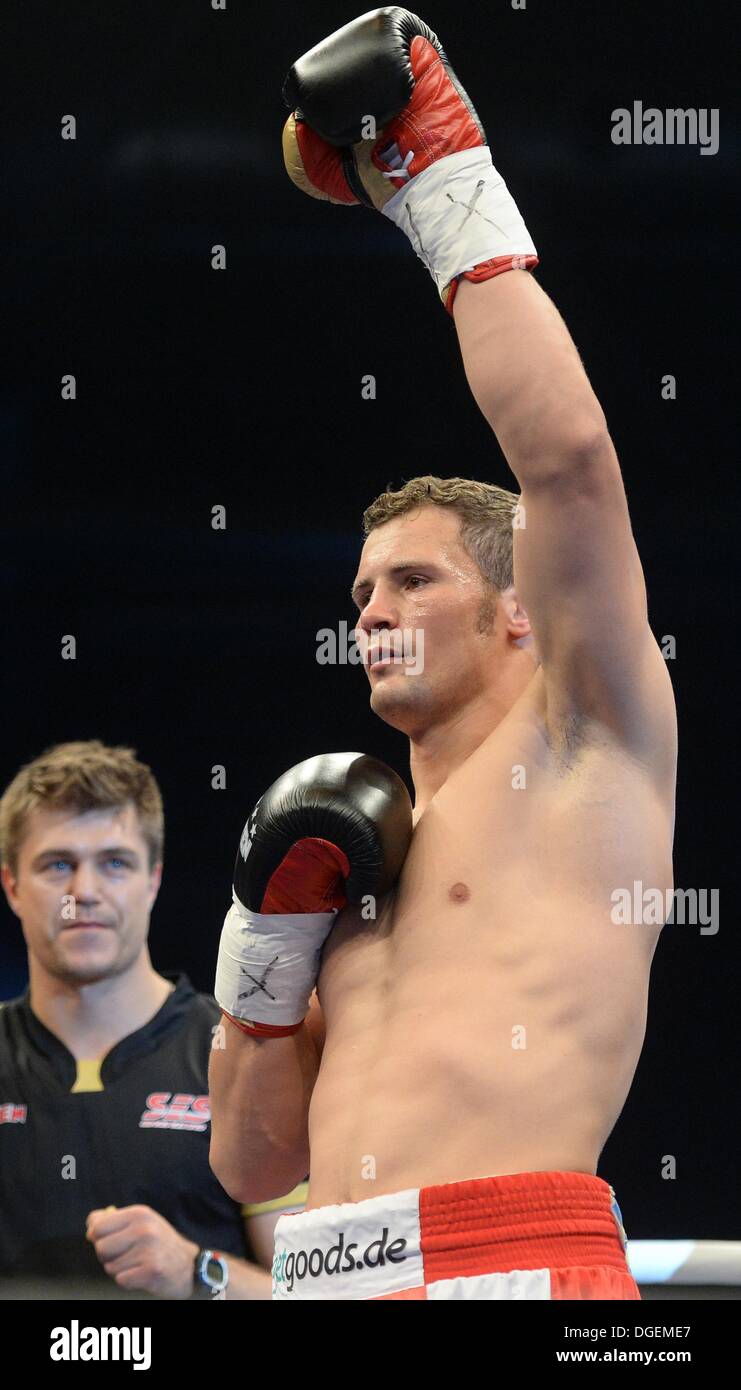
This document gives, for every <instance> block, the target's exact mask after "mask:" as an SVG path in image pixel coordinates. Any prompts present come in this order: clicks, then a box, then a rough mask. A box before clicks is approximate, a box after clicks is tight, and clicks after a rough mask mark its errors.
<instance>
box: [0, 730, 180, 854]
mask: <svg viewBox="0 0 741 1390" xmlns="http://www.w3.org/2000/svg"><path fill="white" fill-rule="evenodd" d="M129 802H131V803H132V804H133V806H134V809H135V810H136V812H137V815H138V817H139V822H140V825H141V830H142V835H143V836H144V839H145V840H146V842H147V847H148V850H149V867H150V868H153V867H154V865H155V864H157V863H159V861H160V860H161V858H162V852H163V848H164V839H165V823H164V815H163V811H162V795H161V793H160V789H159V787H158V785H157V782H156V780H155V778H154V775H153V773H152V771H151V769H150V768H149V767H147V765H146V763H141V762H139V761H138V759H137V757H136V753H135V751H134V749H133V748H119V747H117V748H110V747H107V746H106V744H104V743H101V742H100V741H99V740H98V739H88V740H87V741H85V742H80V743H57V744H55V745H54V747H52V748H47V749H46V751H45V752H44V753H42V754H41V755H40V756H39V757H38V758H34V760H33V762H30V763H26V764H25V765H24V766H23V767H22V768H21V770H20V772H18V773H16V775H15V777H14V778H13V781H12V782H11V783H10V785H9V786H8V787H6V789H5V792H4V793H3V796H2V798H0V861H1V862H2V863H3V864H4V865H5V864H7V865H8V867H9V868H10V870H11V872H12V873H16V872H17V869H18V852H19V850H20V846H21V844H22V842H23V838H24V835H25V834H26V830H27V828H28V820H29V817H30V816H31V814H32V813H33V812H34V811H36V810H39V809H40V810H45V811H46V810H49V811H62V810H69V811H76V812H78V813H79V814H82V813H83V812H85V811H104V810H105V811H108V810H117V809H119V808H120V807H123V806H125V805H127V804H128V803H129Z"/></svg>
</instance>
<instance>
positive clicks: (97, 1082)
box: [0, 741, 305, 1299]
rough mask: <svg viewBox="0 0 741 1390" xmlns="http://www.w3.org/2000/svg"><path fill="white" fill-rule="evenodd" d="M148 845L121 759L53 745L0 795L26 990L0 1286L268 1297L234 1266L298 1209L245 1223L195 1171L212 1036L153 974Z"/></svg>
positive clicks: (171, 979) (1, 1178) (131, 775)
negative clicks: (24, 950)
mask: <svg viewBox="0 0 741 1390" xmlns="http://www.w3.org/2000/svg"><path fill="white" fill-rule="evenodd" d="M162 844H163V816H162V801H161V797H160V793H159V788H158V787H157V784H156V782H155V779H154V777H153V776H152V773H151V771H150V770H149V768H147V767H146V766H145V765H144V764H142V763H140V762H138V761H137V760H136V758H135V756H134V754H133V753H132V752H131V750H129V749H122V748H106V747H105V746H104V745H103V744H101V743H98V742H97V741H91V742H86V743H71V744H61V745H58V746H57V747H56V748H53V749H50V750H48V752H47V753H45V754H42V756H41V757H40V758H37V759H36V760H35V761H34V762H33V763H30V764H28V765H27V766H26V767H24V768H22V769H21V771H20V772H19V773H18V775H17V776H16V777H15V779H14V780H13V782H11V784H10V786H9V787H8V788H7V790H6V792H5V794H4V796H3V797H2V800H0V857H1V859H2V883H3V887H4V889H5V893H6V896H7V898H8V902H9V903H10V906H11V908H12V909H13V911H14V912H15V913H16V915H17V916H18V917H19V918H20V920H21V924H22V928H23V933H24V936H25V939H26V944H27V947H28V957H29V975H30V980H29V990H28V992H27V994H26V995H24V996H23V997H22V998H21V999H17V1000H14V1001H12V1002H11V1003H8V1004H6V1005H5V1006H4V1007H2V1008H0V1210H1V1211H2V1214H3V1215H2V1220H1V1221H0V1275H5V1276H7V1275H9V1274H12V1275H15V1276H16V1278H20V1279H28V1280H38V1279H42V1280H44V1281H45V1283H47V1284H48V1283H49V1281H52V1280H58V1281H60V1283H59V1285H58V1293H59V1296H71V1294H72V1292H74V1293H75V1294H79V1293H80V1292H83V1293H84V1292H89V1293H91V1294H92V1293H94V1294H95V1296H102V1292H106V1293H110V1292H114V1293H116V1292H118V1293H119V1294H120V1296H130V1297H131V1296H137V1297H141V1296H142V1295H144V1296H146V1295H154V1296H158V1297H161V1298H170V1299H176V1298H189V1297H195V1298H199V1297H205V1298H209V1297H213V1296H222V1297H223V1296H225V1297H226V1298H264V1299H267V1298H269V1297H270V1275H269V1274H268V1272H267V1270H266V1269H264V1268H261V1267H260V1266H258V1265H257V1264H255V1263H252V1262H251V1260H250V1258H249V1256H250V1255H251V1254H252V1252H253V1251H254V1253H255V1254H256V1255H257V1257H258V1258H260V1259H263V1260H264V1262H265V1264H268V1265H269V1263H270V1259H271V1257H272V1241H271V1239H270V1237H271V1234H272V1226H273V1224H274V1222H275V1220H276V1219H277V1216H278V1215H279V1214H280V1212H281V1210H283V1211H285V1210H290V1209H296V1207H300V1206H301V1205H302V1204H303V1200H304V1199H305V1194H304V1193H303V1192H302V1191H300V1190H299V1189H297V1190H296V1192H295V1193H292V1194H289V1196H288V1197H287V1198H286V1199H284V1201H283V1202H282V1203H280V1204H278V1207H277V1209H276V1210H274V1211H270V1212H268V1213H267V1214H266V1213H255V1214H253V1213H252V1212H251V1211H250V1210H249V1209H243V1208H241V1207H240V1205H239V1203H237V1202H234V1201H233V1200H232V1199H231V1198H230V1197H229V1196H228V1195H227V1194H226V1192H225V1191H224V1189H223V1188H222V1187H221V1186H220V1184H219V1183H218V1181H217V1179H216V1178H215V1176H214V1174H213V1173H212V1171H211V1168H210V1166H209V1159H208V1151H209V1140H210V1133H209V1131H210V1108H209V1098H208V1084H207V1070H208V1058H209V1051H210V1048H211V1047H212V1046H213V1047H219V1046H223V1045H224V1043H225V1038H224V1031H223V1024H221V1022H220V1010H219V1009H218V1007H217V1005H216V1004H215V1002H214V1001H213V999H212V998H210V997H209V996H207V995H202V994H197V993H196V991H195V990H194V989H193V987H192V986H191V984H190V983H189V981H188V980H187V979H186V977H185V976H184V975H180V976H178V977H175V976H168V975H163V974H159V973H157V972H156V971H155V970H154V968H153V966H152V963H151V959H150V956H149V950H148V946H147V934H148V929H149V916H150V912H151V909H152V906H153V904H154V901H155V898H156V896H157V891H158V889H159V884H160V879H161V874H162ZM245 1221H246V1222H247V1230H245ZM101 1281H104V1283H105V1285H106V1286H107V1287H106V1288H105V1290H102V1289H101ZM224 1285H225V1287H224ZM28 1287H29V1296H33V1292H32V1289H33V1285H32V1284H29V1285H28Z"/></svg>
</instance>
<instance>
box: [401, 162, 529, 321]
mask: <svg viewBox="0 0 741 1390" xmlns="http://www.w3.org/2000/svg"><path fill="white" fill-rule="evenodd" d="M382 211H383V213H384V215H385V216H386V217H388V218H390V219H391V221H392V222H395V223H396V226H397V227H400V228H401V230H402V231H403V232H405V233H406V235H407V236H408V237H409V240H410V241H411V243H412V246H413V247H414V249H415V251H416V252H417V255H418V256H419V258H420V260H421V261H422V262H423V263H424V264H425V265H426V267H427V269H428V270H429V272H430V274H431V276H432V278H433V280H434V281H435V283H436V285H437V288H438V293H439V294H440V295H441V296H442V293H443V291H444V289H445V287H446V285H449V284H450V282H451V280H453V279H455V277H456V275H461V274H462V273H463V271H464V270H473V268H474V266H476V265H479V263H480V262H481V261H488V260H491V259H493V258H494V257H495V256H510V255H511V256H512V257H513V258H514V259H516V258H517V257H519V256H535V255H537V252H536V250H535V246H534V245H533V242H532V239H531V237H530V234H529V232H528V230H527V227H526V226H525V223H524V222H523V220H522V216H521V215H520V211H519V209H518V207H517V204H516V203H515V200H514V198H513V197H512V194H511V193H510V191H509V189H508V188H507V185H506V183H505V182H504V179H503V178H502V176H501V174H498V173H497V171H496V169H495V168H494V165H493V164H492V162H491V153H490V150H489V147H488V145H477V146H475V148H473V149H470V150H460V151H459V152H458V153H457V154H449V155H446V156H445V158H444V159H438V160H437V161H436V162H435V163H434V164H431V165H430V167H429V168H428V169H423V171H422V173H421V174H416V175H415V177H414V178H412V179H410V181H409V184H408V185H407V186H405V187H404V188H400V189H399V190H398V192H397V193H395V194H394V196H393V198H390V199H389V201H388V202H387V203H386V204H385V205H384V207H383V209H382Z"/></svg>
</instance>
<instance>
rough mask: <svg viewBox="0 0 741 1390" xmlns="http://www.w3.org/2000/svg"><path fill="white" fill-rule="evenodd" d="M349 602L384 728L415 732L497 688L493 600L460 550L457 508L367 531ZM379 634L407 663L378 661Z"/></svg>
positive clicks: (425, 510) (427, 510) (431, 510)
mask: <svg viewBox="0 0 741 1390" xmlns="http://www.w3.org/2000/svg"><path fill="white" fill-rule="evenodd" d="M353 597H354V598H355V601H356V603H357V605H358V608H359V610H360V616H359V619H358V622H357V628H356V631H357V633H358V645H359V646H360V648H361V650H363V648H364V647H365V644H366V641H368V642H369V648H368V654H367V655H365V654H364V659H365V670H366V674H367V676H368V680H369V681H370V687H371V708H372V709H373V710H374V711H375V713H376V714H378V715H379V716H380V717H381V719H384V720H386V722H387V723H388V724H392V725H393V726H394V727H395V728H397V729H401V730H403V732H405V733H407V734H410V735H415V734H417V735H418V734H419V733H421V732H423V731H424V730H425V729H426V728H428V727H430V726H431V725H432V724H433V723H437V722H439V721H441V720H443V719H447V718H449V717H452V716H455V714H456V712H457V711H458V710H461V709H463V708H464V707H465V705H466V704H467V703H468V702H469V701H470V700H472V699H474V698H475V697H476V695H477V694H478V693H480V692H481V691H483V690H485V689H486V687H487V685H489V684H491V681H492V677H493V674H494V663H495V661H496V655H495V652H496V647H495V636H494V632H495V621H494V620H495V616H496V610H497V594H496V591H495V590H494V589H493V588H491V586H489V585H487V584H486V581H485V580H484V579H483V576H482V575H481V573H480V571H479V568H478V566H477V565H476V564H475V562H474V561H473V560H472V559H471V557H470V556H469V555H468V554H467V552H466V551H465V550H464V548H463V546H462V544H461V541H460V518H459V517H458V515H457V514H456V513H455V512H454V511H452V510H451V509H449V508H444V507H436V506H423V507H420V508H419V509H418V510H417V511H415V512H410V513H407V514H405V515H404V516H401V517H399V518H397V519H395V520H393V521H387V522H385V523H384V525H383V526H379V527H378V528H377V529H376V530H375V531H373V532H371V534H370V536H369V537H368V539H367V541H366V542H365V545H364V546H363V551H362V554H361V557H360V564H359V566H358V575H357V578H356V580H355V584H354V585H353ZM379 632H380V633H383V634H384V635H385V637H386V639H387V640H392V641H393V642H394V644H395V646H396V649H397V650H398V651H399V652H402V651H403V653H404V659H403V660H402V661H399V660H396V661H387V662H383V663H377V662H374V660H373V658H374V654H375V649H376V647H377V646H379V645H381V646H382V641H380V640H379ZM420 634H423V636H422V637H420ZM413 672H415V673H413Z"/></svg>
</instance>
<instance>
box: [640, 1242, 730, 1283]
mask: <svg viewBox="0 0 741 1390" xmlns="http://www.w3.org/2000/svg"><path fill="white" fill-rule="evenodd" d="M627 1254H628V1264H629V1265H630V1272H631V1274H632V1275H633V1278H634V1279H635V1280H636V1283H638V1284H741V1240H629V1241H628V1251H627Z"/></svg>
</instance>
